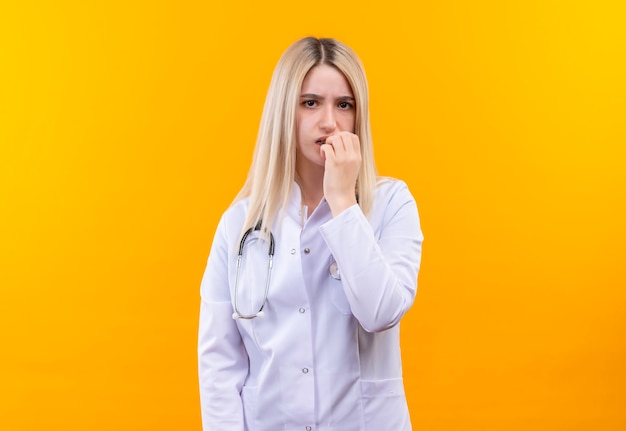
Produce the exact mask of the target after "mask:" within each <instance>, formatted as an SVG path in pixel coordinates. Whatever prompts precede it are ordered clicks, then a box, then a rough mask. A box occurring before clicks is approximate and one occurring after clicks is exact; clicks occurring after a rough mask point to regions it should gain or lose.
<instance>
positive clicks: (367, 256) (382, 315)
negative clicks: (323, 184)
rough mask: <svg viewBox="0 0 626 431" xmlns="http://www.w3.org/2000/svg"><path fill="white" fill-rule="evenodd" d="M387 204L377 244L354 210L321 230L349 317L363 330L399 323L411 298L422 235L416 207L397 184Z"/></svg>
mask: <svg viewBox="0 0 626 431" xmlns="http://www.w3.org/2000/svg"><path fill="white" fill-rule="evenodd" d="M377 199H383V200H385V202H377V203H376V205H380V204H384V205H385V209H384V216H383V220H382V226H381V227H380V233H379V236H380V238H379V239H378V240H377V238H376V235H375V233H374V230H373V228H372V225H371V224H370V222H369V221H368V219H367V218H366V217H365V215H364V214H363V212H362V211H361V208H360V207H359V206H358V205H356V204H355V205H353V206H352V207H350V208H348V209H347V210H345V211H344V212H342V213H341V214H339V215H338V216H337V217H335V218H334V219H332V220H331V221H329V222H327V223H325V224H324V225H323V226H322V227H321V233H322V236H323V238H324V241H325V242H326V244H327V245H328V247H329V249H330V251H331V253H332V255H333V256H334V258H335V260H336V262H337V266H338V268H339V271H340V274H341V282H342V283H341V284H342V286H343V289H344V292H345V295H346V297H347V299H348V302H349V303H350V308H351V310H352V314H353V315H354V316H355V317H356V319H357V320H358V321H359V323H360V324H361V326H362V327H363V329H365V330H366V331H368V332H380V331H383V330H385V329H389V328H391V327H393V326H395V325H396V324H398V323H399V322H400V319H401V318H402V316H404V314H405V313H406V312H407V311H408V309H409V308H410V307H411V305H412V304H413V301H414V299H415V293H416V290H417V274H418V272H419V267H420V260H421V253H422V241H423V236H422V232H421V228H420V221H419V215H418V212H417V205H416V203H415V200H414V199H413V196H412V195H411V193H410V192H409V190H408V188H407V186H406V184H404V183H403V182H400V181H399V182H398V184H397V185H396V186H393V188H392V191H391V194H390V195H389V196H377Z"/></svg>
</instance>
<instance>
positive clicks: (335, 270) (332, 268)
mask: <svg viewBox="0 0 626 431" xmlns="http://www.w3.org/2000/svg"><path fill="white" fill-rule="evenodd" d="M328 272H330V276H331V277H332V278H334V279H335V280H341V274H339V268H337V262H333V263H331V264H330V267H328Z"/></svg>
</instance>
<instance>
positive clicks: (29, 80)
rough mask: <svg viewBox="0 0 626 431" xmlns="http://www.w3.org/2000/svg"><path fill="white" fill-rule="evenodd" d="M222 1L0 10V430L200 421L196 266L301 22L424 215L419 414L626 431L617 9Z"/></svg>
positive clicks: (451, 426) (411, 329)
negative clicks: (346, 76) (336, 62)
mask: <svg viewBox="0 0 626 431" xmlns="http://www.w3.org/2000/svg"><path fill="white" fill-rule="evenodd" d="M211 3H213V2H210V1H180V2H179V1H149V2H148V1H142V2H139V1H128V0H125V1H119V0H110V1H98V2H96V1H69V0H57V1H48V2H45V1H39V2H37V1H23V2H8V1H4V2H2V4H1V5H0V217H1V223H0V289H1V290H0V352H1V353H0V429H2V430H11V431H21V430H64V431H72V430H81V431H84V430H119V431H125V430H129V431H131V430H132V431H137V430H150V431H156V430H199V427H200V421H199V406H198V395H197V381H196V362H195V338H196V325H197V308H198V299H199V298H198V289H199V283H200V278H201V275H202V271H203V268H204V263H205V261H206V257H207V255H208V251H209V246H210V242H211V238H212V235H213V231H214V229H215V227H216V223H217V220H218V217H219V216H220V214H221V212H222V211H223V210H224V209H225V207H226V206H227V205H228V203H229V202H230V200H231V199H232V197H233V196H234V194H235V192H236V191H237V190H238V188H239V187H240V185H241V184H242V181H243V178H244V175H245V172H246V170H247V167H248V163H249V161H250V156H251V151H252V147H253V141H254V137H255V134H256V128H257V125H258V122H259V116H260V112H261V108H262V103H263V97H264V94H265V91H266V89H267V85H268V83H269V78H270V75H271V71H272V68H273V66H274V64H275V62H276V60H277V59H278V56H279V55H280V53H281V52H282V50H283V49H284V48H285V47H286V46H287V45H288V44H289V43H291V42H292V41H293V40H295V39H296V38H299V37H301V36H305V35H309V34H313V35H318V36H320V35H324V36H335V37H337V38H339V39H341V40H343V41H345V42H346V43H348V44H349V45H351V46H353V47H354V48H355V50H356V51H357V52H358V53H359V54H360V55H361V57H362V59H363V61H364V63H365V66H366V69H367V72H368V76H369V80H370V86H371V96H372V121H373V123H372V124H373V132H374V138H375V145H376V153H377V159H378V164H379V169H380V171H381V173H382V174H385V175H393V176H396V177H400V178H403V179H404V180H406V181H407V182H408V184H409V185H410V187H411V189H412V191H413V193H414V195H415V197H416V199H417V201H418V204H419V207H420V211H421V216H422V222H423V229H424V232H425V235H426V242H425V247H424V259H423V270H422V273H421V276H420V292H419V294H418V297H417V302H416V305H415V307H414V308H413V310H412V311H411V312H410V314H409V315H408V316H407V318H406V319H405V320H404V323H403V327H402V334H403V349H404V358H405V375H406V386H407V392H408V397H409V403H410V408H411V412H412V416H413V422H414V426H415V428H416V429H418V430H428V431H438V430H463V431H467V430H480V431H485V430H494V431H495V430H497V431H501V430H528V429H533V430H535V431H540V430H551V431H552V430H581V431H582V430H592V429H593V430H603V431H607V430H609V431H610V430H623V429H626V408H624V407H625V406H626V366H625V364H626V317H625V306H626V289H625V288H626V263H625V262H624V260H625V256H626V247H625V244H626V228H625V227H624V225H625V223H624V221H625V220H626V193H625V189H626V151H625V149H624V148H625V145H626V132H625V130H626V127H625V125H626V121H625V119H626V30H625V29H626V25H624V22H626V10H625V8H626V6H624V5H625V3H624V2H623V1H620V0H615V1H609V0H595V1H576V0H573V1H566V0H553V1H538V0H536V1H512V2H508V1H501V0H476V1H467V2H464V1H430V2H427V1H415V2H412V1H405V2H402V1H394V0H390V1H383V2H367V1H363V0H346V1H327V0H321V1H317V2H294V1H291V0H289V1H288V0H282V1H278V2H274V3H273V4H260V2H249V3H250V4H249V5H242V4H240V3H239V2H220V4H219V5H210V4H211Z"/></svg>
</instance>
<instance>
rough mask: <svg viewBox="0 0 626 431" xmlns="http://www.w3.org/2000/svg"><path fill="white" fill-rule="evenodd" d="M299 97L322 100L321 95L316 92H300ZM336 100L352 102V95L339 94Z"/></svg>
mask: <svg viewBox="0 0 626 431" xmlns="http://www.w3.org/2000/svg"><path fill="white" fill-rule="evenodd" d="M300 99H314V100H323V99H324V98H323V97H322V96H320V95H318V94H314V93H305V94H301V95H300ZM337 100H342V101H351V102H354V97H352V96H340V97H338V98H337Z"/></svg>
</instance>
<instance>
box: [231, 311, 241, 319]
mask: <svg viewBox="0 0 626 431" xmlns="http://www.w3.org/2000/svg"><path fill="white" fill-rule="evenodd" d="M232 318H233V320H237V319H239V314H237V312H236V311H235V312H234V313H233V315H232Z"/></svg>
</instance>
